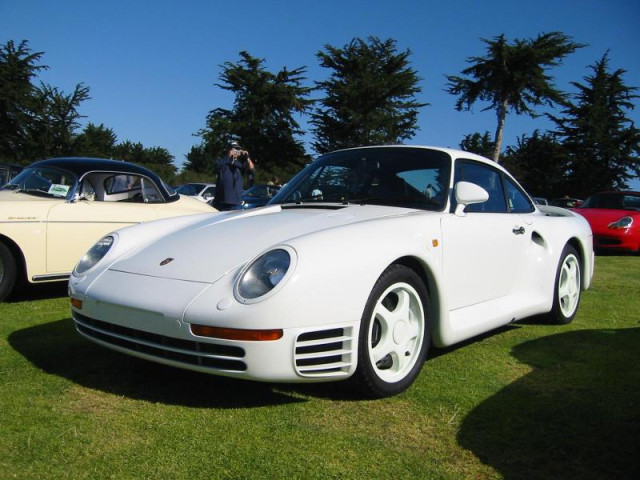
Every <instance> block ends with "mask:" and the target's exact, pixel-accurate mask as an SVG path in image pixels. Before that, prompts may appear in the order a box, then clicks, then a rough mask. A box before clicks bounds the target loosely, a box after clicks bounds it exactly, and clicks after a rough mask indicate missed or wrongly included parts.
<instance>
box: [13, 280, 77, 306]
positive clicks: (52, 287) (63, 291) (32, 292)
mask: <svg viewBox="0 0 640 480" xmlns="http://www.w3.org/2000/svg"><path fill="white" fill-rule="evenodd" d="M66 296H67V282H51V283H39V284H21V285H19V286H18V287H17V288H16V291H15V292H13V293H12V294H11V295H10V296H9V298H7V300H6V303H19V302H24V301H32V300H45V299H49V298H59V297H66Z"/></svg>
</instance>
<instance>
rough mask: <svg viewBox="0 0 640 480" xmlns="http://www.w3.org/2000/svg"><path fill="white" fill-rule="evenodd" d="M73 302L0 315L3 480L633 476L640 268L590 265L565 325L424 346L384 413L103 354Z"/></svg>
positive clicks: (321, 391) (312, 393)
mask: <svg viewBox="0 0 640 480" xmlns="http://www.w3.org/2000/svg"><path fill="white" fill-rule="evenodd" d="M63 294H64V288H50V289H45V290H44V291H41V292H35V293H34V292H30V293H29V296H28V297H24V298H23V299H22V300H20V299H18V300H16V301H13V302H10V303H5V304H0V319H1V320H0V332H1V336H0V376H1V377H0V395H1V402H2V405H1V409H2V410H1V414H0V479H5V478H6V479H12V478H18V479H66V478H68V479H74V480H75V479H84V478H87V479H107V478H109V479H147V478H148V479H176V480H177V479H185V480H186V479H189V480H194V479H244V478H247V479H254V478H256V479H261V478H264V479H272V478H282V479H314V478H317V479H331V478H335V479H403V478H407V479H408V478H411V479H467V478H469V479H494V478H507V479H520V478H522V479H563V480H564V479H581V480H582V479H627V478H640V462H639V460H638V458H639V457H640V447H639V445H640V368H639V365H640V257H637V256H636V257H598V258H597V261H596V274H595V278H594V284H593V287H592V289H591V290H589V291H588V292H586V293H585V294H584V296H583V299H582V305H581V309H580V312H579V314H578V316H577V317H576V319H575V320H574V322H573V323H572V324H570V325H568V326H552V325H544V324H542V323H540V322H539V321H536V320H535V319H532V320H529V321H526V322H523V323H519V324H516V325H512V326H509V327H507V328H503V329H501V330H499V331H496V332H494V333H493V334H491V335H486V336H483V337H481V338H478V339H475V340H474V341H470V342H466V343H465V344H464V345H461V346H458V347H456V348H450V349H446V350H432V351H431V353H430V357H429V360H428V361H427V363H426V365H425V367H424V369H423V371H422V373H421V375H420V377H419V378H418V380H417V381H416V383H415V384H414V386H413V387H412V388H410V389H409V390H408V391H407V392H405V393H403V394H401V395H398V396H396V397H393V398H388V399H384V400H377V401H362V400H358V399H357V398H356V397H355V396H354V395H353V394H352V393H351V392H350V391H349V390H348V389H347V388H346V385H345V384H340V383H335V384H319V385H305V386H300V385H289V386H288V385H267V384H259V383H250V382H242V381H235V380H230V379H224V378H221V377H214V376H208V375H203V374H196V373H192V372H188V371H182V370H177V369H173V368H169V367H165V366H162V365H156V364H153V363H150V362H145V361H142V360H137V359H135V358H131V357H128V356H125V355H121V354H118V353H116V352H111V351H109V350H106V349H103V348H101V347H99V346H97V345H94V344H92V343H90V342H88V341H86V340H84V339H83V338H81V337H80V336H79V335H78V334H77V333H76V332H75V330H74V328H73V325H72V321H71V319H70V313H69V307H68V299H67V298H66V297H64V296H61V295H63ZM34 295H37V296H38V297H40V298H37V299H34Z"/></svg>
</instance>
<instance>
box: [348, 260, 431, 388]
mask: <svg viewBox="0 0 640 480" xmlns="http://www.w3.org/2000/svg"><path fill="white" fill-rule="evenodd" d="M428 301H429V296H428V293H427V289H426V287H425V285H424V283H423V281H422V279H421V278H420V277H419V276H418V275H417V274H416V273H415V272H414V271H413V270H411V269H410V268H408V267H405V266H403V265H392V266H390V267H389V268H387V270H385V271H384V272H383V273H382V275H381V276H380V278H379V279H378V281H377V282H376V284H375V286H374V288H373V290H372V291H371V294H370V295H369V299H368V301H367V304H366V306H365V309H364V313H363V315H362V321H361V322H362V323H361V326H360V336H359V347H358V368H357V370H356V372H355V374H354V380H355V381H356V382H357V383H358V386H359V387H360V389H361V390H362V392H363V393H364V394H365V395H367V396H369V397H374V398H380V397H386V396H390V395H395V394H397V393H400V392H402V391H403V390H405V389H406V388H408V387H409V386H410V385H411V384H412V383H413V382H414V380H415V379H416V377H417V376H418V374H419V373H420V370H421V368H422V364H423V363H424V361H425V358H426V356H427V350H428V348H429V339H430V335H429V322H428V316H427V315H428V314H427V306H428Z"/></svg>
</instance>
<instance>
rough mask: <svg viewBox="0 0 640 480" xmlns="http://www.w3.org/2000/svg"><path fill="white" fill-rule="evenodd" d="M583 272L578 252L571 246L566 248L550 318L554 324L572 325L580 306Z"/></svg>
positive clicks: (560, 266) (558, 273)
mask: <svg viewBox="0 0 640 480" xmlns="http://www.w3.org/2000/svg"><path fill="white" fill-rule="evenodd" d="M581 280H582V272H581V269H580V259H579V257H578V252H577V251H576V249H575V248H573V247H572V246H571V245H567V246H566V247H564V250H563V251H562V255H561V256H560V262H559V263H558V271H557V272H556V283H555V289H554V294H553V308H552V309H551V312H549V315H548V318H549V320H550V321H552V322H553V323H558V324H561V325H565V324H567V323H571V321H572V320H573V317H575V316H576V313H577V312H578V305H579V304H580V293H581V292H580V288H581Z"/></svg>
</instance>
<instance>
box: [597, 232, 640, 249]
mask: <svg viewBox="0 0 640 480" xmlns="http://www.w3.org/2000/svg"><path fill="white" fill-rule="evenodd" d="M593 246H594V248H595V249H596V250H612V251H625V252H638V251H640V237H639V236H638V235H636V236H633V235H631V234H629V233H626V232H620V233H618V234H604V235H603V234H599V233H596V234H594V235H593Z"/></svg>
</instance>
